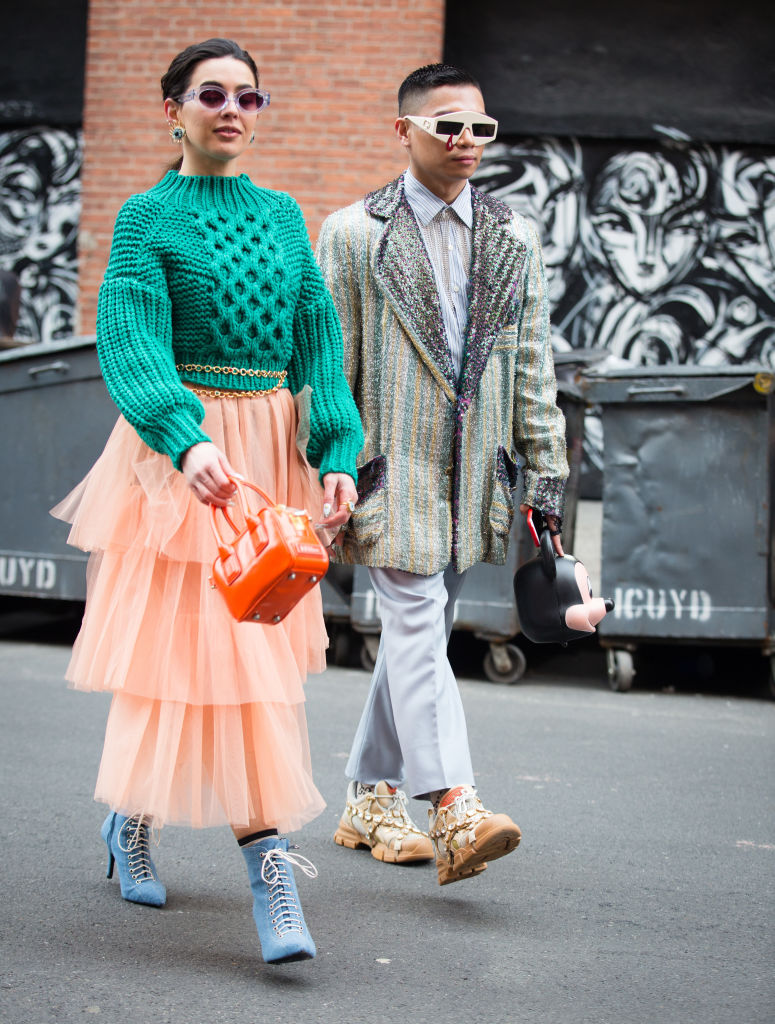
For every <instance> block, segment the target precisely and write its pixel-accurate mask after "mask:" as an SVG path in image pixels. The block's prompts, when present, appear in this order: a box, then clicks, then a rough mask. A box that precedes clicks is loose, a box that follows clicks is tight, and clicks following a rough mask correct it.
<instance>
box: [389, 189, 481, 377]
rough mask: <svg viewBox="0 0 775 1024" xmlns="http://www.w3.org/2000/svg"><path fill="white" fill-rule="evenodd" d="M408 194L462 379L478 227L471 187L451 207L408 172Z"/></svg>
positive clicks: (452, 355) (446, 331) (454, 363)
mask: <svg viewBox="0 0 775 1024" xmlns="http://www.w3.org/2000/svg"><path fill="white" fill-rule="evenodd" d="M404 194H405V195H406V199H407V202H408V203H409V205H410V206H411V208H412V213H414V216H415V219H416V221H417V224H418V226H419V228H420V234H421V235H422V238H423V242H424V243H425V249H426V251H427V253H428V258H429V259H430V261H431V266H432V267H433V275H434V277H435V279H436V289H437V291H438V293H439V300H440V302H441V314H442V316H443V318H444V330H445V333H446V335H447V344H448V345H449V354H450V356H451V357H452V365H453V366H454V367H455V373H456V374H457V375H458V377H459V376H460V368H461V366H462V365H463V345H464V343H465V331H466V325H467V323H468V272H469V268H470V266H471V231H472V228H473V223H474V218H473V210H472V208H471V186H470V184H469V183H468V182H466V183H465V185H464V187H463V190H462V191H461V193H460V195H459V196H458V197H457V199H455V201H454V202H453V203H451V204H450V205H449V206H448V205H447V204H446V203H445V202H444V200H443V199H439V197H438V196H437V195H434V194H433V192H431V191H430V189H428V188H426V187H425V185H423V184H421V183H420V182H419V181H418V180H417V178H415V176H414V175H413V174H412V172H411V171H410V170H408V169H407V170H406V171H405V173H404Z"/></svg>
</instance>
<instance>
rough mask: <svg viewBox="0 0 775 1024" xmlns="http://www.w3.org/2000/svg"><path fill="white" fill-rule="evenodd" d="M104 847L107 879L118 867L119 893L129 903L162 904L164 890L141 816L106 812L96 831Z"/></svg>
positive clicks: (151, 905) (155, 905)
mask: <svg viewBox="0 0 775 1024" xmlns="http://www.w3.org/2000/svg"><path fill="white" fill-rule="evenodd" d="M100 835H101V836H102V838H103V839H104V840H105V842H106V843H107V846H108V878H112V877H113V865H114V864H115V865H117V866H118V880H119V882H120V883H121V895H122V896H123V897H124V899H125V900H129V902H130V903H145V904H146V905H147V906H149V907H163V906H164V904H165V903H166V902H167V890H166V889H165V888H164V886H163V885H162V884H161V882H160V881H159V876H158V875H157V874H156V868H155V867H154V863H153V861H152V860H151V853H150V850H149V849H148V826H147V825H146V824H145V822H144V821H143V819H142V817H134V818H127V817H125V816H124V815H123V814H116V813H115V811H114V812H113V813H112V814H109V815H108V816H107V818H106V819H105V822H104V824H103V826H102V829H101V831H100Z"/></svg>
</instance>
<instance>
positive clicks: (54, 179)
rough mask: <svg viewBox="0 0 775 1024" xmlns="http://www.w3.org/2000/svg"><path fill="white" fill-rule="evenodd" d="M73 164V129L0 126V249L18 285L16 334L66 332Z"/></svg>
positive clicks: (46, 336)
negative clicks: (2, 130) (3, 129)
mask: <svg viewBox="0 0 775 1024" xmlns="http://www.w3.org/2000/svg"><path fill="white" fill-rule="evenodd" d="M80 168H81V145H80V137H79V133H77V132H68V131H65V130H61V129H41V128H36V129H34V130H32V131H25V130H19V131H13V132H8V133H6V134H0V195H2V197H3V201H2V203H0V255H2V257H3V261H4V267H5V269H8V270H11V271H13V273H14V274H15V275H16V277H17V279H18V281H19V284H20V286H21V292H22V306H21V310H20V314H19V320H18V324H17V328H16V333H17V335H18V337H20V338H29V339H31V340H35V341H50V340H52V339H54V338H60V337H67V336H68V335H71V334H72V332H73V309H74V305H75V298H76V295H77V291H78V289H77V256H76V238H77V232H78V218H79V213H80Z"/></svg>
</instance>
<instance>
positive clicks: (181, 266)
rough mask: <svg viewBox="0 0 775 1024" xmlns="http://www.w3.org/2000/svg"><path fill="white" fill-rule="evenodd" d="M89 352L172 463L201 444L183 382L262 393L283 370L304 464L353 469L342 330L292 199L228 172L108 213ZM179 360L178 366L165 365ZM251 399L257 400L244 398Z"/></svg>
mask: <svg viewBox="0 0 775 1024" xmlns="http://www.w3.org/2000/svg"><path fill="white" fill-rule="evenodd" d="M97 351H98V353H99V357H100V364H101V366H102V372H103V375H104V377H105V381H106V383H107V386H108V390H109V391H110V394H111V396H112V398H113V400H114V402H115V403H116V405H117V406H118V408H119V410H120V411H121V413H122V414H123V415H124V417H125V418H126V419H127V420H128V421H129V422H130V423H131V424H132V426H133V427H134V428H135V429H136V430H137V432H138V434H139V435H140V437H142V439H143V440H144V441H145V442H146V444H148V445H149V447H151V448H153V449H154V450H155V451H158V452H163V453H166V454H167V455H169V457H170V458H171V459H172V462H173V464H174V465H175V466H176V467H177V468H178V469H179V468H180V459H181V457H182V455H183V453H184V452H185V451H186V449H188V448H190V447H191V445H193V444H197V443H198V442H200V441H208V440H209V438H208V437H207V435H206V434H205V433H203V431H202V430H201V427H200V424H201V422H202V419H203V418H204V408H203V406H202V403H201V402H200V401H199V399H198V398H197V397H196V395H195V394H194V393H193V392H192V391H190V390H189V389H188V388H186V387H184V386H183V384H182V381H183V380H185V381H189V382H192V383H194V384H200V385H207V386H208V387H216V388H218V389H219V390H220V391H229V390H232V391H240V390H245V389H248V388H249V389H251V390H254V389H269V388H272V387H274V386H275V384H276V383H277V377H260V376H256V375H254V374H250V375H247V374H246V375H244V376H243V375H241V374H240V373H239V372H237V373H228V372H226V373H224V372H223V371H222V370H221V371H220V372H219V371H218V370H216V369H214V368H220V367H230V368H232V369H234V370H237V371H239V370H267V371H274V372H275V373H277V372H278V371H282V370H286V371H287V379H286V383H285V386H288V387H290V388H291V390H292V392H293V393H296V392H298V391H300V390H301V389H302V388H303V387H304V385H306V384H308V385H310V386H311V388H312V405H311V412H310V439H309V442H308V445H307V458H308V459H309V461H310V462H311V464H312V465H313V466H316V467H319V470H320V475H321V476H322V475H323V474H324V473H327V472H343V473H349V474H350V475H351V476H353V477H355V475H356V470H355V457H356V455H357V454H358V452H359V451H360V449H361V447H362V445H363V433H362V431H361V425H360V419H359V417H358V413H357V410H356V408H355V404H354V402H353V399H352V396H351V394H350V390H349V387H348V385H347V381H346V379H345V377H344V374H343V372H342V337H341V329H340V326H339V320H338V317H337V314H336V310H335V308H334V305H333V302H332V300H331V297H330V295H329V293H328V291H327V290H326V287H325V285H324V284H323V279H322V277H321V275H320V271H319V270H318V268H317V265H316V263H315V260H314V257H313V255H312V250H311V248H310V244H309V239H308V236H307V231H306V227H305V225H304V219H303V217H302V213H301V210H300V209H299V207H298V205H297V203H296V202H295V201H294V200H293V199H292V198H291V197H290V196H289V195H287V194H286V193H284V192H272V191H269V190H268V189H263V188H257V187H256V186H255V185H253V184H252V183H251V181H250V180H249V179H248V178H247V177H246V176H245V175H244V174H243V175H240V176H239V177H216V176H202V177H200V176H193V175H191V176H188V175H180V174H178V173H177V172H175V171H170V172H169V173H168V174H166V175H165V177H164V178H163V179H162V180H161V181H160V182H159V184H158V185H156V186H155V187H154V188H152V189H150V190H149V191H148V192H144V193H142V194H141V195H135V196H132V197H131V198H130V199H128V200H127V202H126V203H125V204H124V206H123V207H122V209H121V210H120V212H119V215H118V218H117V220H116V226H115V231H114V235H113V245H112V248H111V253H110V262H109V264H108V268H107V271H106V273H105V280H104V282H103V284H102V288H101V289H100V297H99V310H98V316H97ZM176 367H177V368H176ZM256 400H257V401H260V399H256Z"/></svg>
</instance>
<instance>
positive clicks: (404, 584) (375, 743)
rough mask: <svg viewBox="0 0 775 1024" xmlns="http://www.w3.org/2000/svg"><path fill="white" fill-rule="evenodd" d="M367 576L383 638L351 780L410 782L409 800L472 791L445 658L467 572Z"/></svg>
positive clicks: (461, 719)
mask: <svg viewBox="0 0 775 1024" xmlns="http://www.w3.org/2000/svg"><path fill="white" fill-rule="evenodd" d="M369 575H370V577H371V582H372V586H373V587H374V590H375V591H376V594H377V597H378V599H379V609H380V617H381V619H382V635H381V637H380V642H379V651H378V653H377V661H376V664H375V666H374V674H373V676H372V678H371V688H370V690H369V695H368V697H367V698H366V706H365V707H364V709H363V714H362V715H361V720H360V723H359V725H358V729H357V731H356V733H355V739H354V740H353V745H352V750H351V751H350V758H349V760H348V762H347V768H346V774H347V775H348V776H349V778H351V779H357V780H358V781H359V782H363V783H370V784H374V783H377V782H379V781H380V779H386V780H387V782H389V783H390V785H392V786H399V785H402V784H403V783H404V782H406V788H407V789H408V791H409V794H410V795H411V796H423V795H425V794H426V793H431V792H433V791H434V790H437V789H448V788H449V787H451V786H457V785H464V784H469V785H473V783H474V773H473V768H472V766H471V754H470V752H469V749H468V732H467V730H466V720H465V715H464V713H463V704H462V702H461V699H460V691H459V690H458V685H457V681H456V680H455V676H454V674H453V672H452V668H451V666H450V664H449V659H448V657H447V643H448V641H449V636H450V633H451V632H452V620H453V616H454V611H455V599H456V597H457V595H458V592H459V591H460V588H461V586H462V584H463V580H464V578H465V573H462V574H461V575H458V574H457V573H456V572H455V571H454V570H453V569H451V568H447V569H446V570H445V572H443V573H441V572H439V573H436V574H435V575H433V576H418V575H416V574H415V573H410V572H403V571H402V570H400V569H369Z"/></svg>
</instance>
